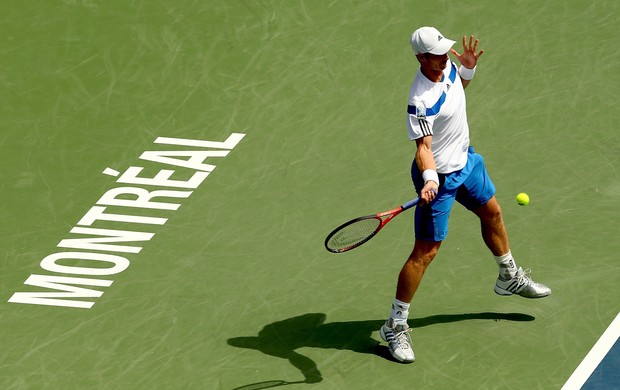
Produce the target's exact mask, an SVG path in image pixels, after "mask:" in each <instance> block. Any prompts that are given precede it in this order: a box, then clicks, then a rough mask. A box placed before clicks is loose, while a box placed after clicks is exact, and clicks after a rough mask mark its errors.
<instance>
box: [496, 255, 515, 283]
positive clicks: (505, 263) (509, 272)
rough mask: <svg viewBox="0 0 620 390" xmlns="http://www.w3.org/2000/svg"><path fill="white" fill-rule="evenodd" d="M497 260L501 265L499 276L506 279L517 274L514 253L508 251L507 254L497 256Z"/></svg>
mask: <svg viewBox="0 0 620 390" xmlns="http://www.w3.org/2000/svg"><path fill="white" fill-rule="evenodd" d="M495 261H497V265H498V266H499V276H500V277H501V278H503V279H504V280H508V279H512V278H514V277H515V275H516V274H517V263H516V262H515V259H514V257H512V253H511V252H510V251H508V253H506V254H505V255H502V256H495Z"/></svg>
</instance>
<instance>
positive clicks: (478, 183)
mask: <svg viewBox="0 0 620 390" xmlns="http://www.w3.org/2000/svg"><path fill="white" fill-rule="evenodd" d="M470 163H471V164H472V166H471V173H470V174H469V175H468V177H467V179H466V180H465V181H464V183H463V185H462V186H461V188H460V189H459V190H458V192H457V196H456V199H457V201H458V202H459V203H461V204H463V205H464V206H465V207H467V208H468V209H469V210H471V211H473V212H474V213H475V214H476V215H477V216H478V218H480V227H481V233H482V238H483V240H484V242H485V244H486V245H487V247H488V248H489V249H490V251H491V253H493V255H494V256H495V260H496V262H497V265H498V267H499V277H498V278H497V281H496V284H495V292H496V293H497V294H500V295H512V294H518V295H521V296H523V297H526V298H541V297H545V296H547V295H549V294H550V293H551V289H549V287H547V286H545V285H543V284H540V283H536V282H534V281H533V280H532V279H531V278H530V276H529V272H526V271H523V269H522V268H520V267H517V264H516V262H515V260H514V258H513V256H512V252H511V251H510V243H509V240H508V233H507V232H506V226H505V225H504V220H503V216H502V209H501V207H500V205H499V203H498V202H497V199H496V198H495V186H494V185H493V182H492V181H491V178H490V177H489V175H488V174H487V171H486V168H485V166H484V159H483V158H482V156H480V155H479V154H476V153H474V151H473V149H470V153H469V155H468V164H470Z"/></svg>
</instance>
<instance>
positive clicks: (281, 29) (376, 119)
mask: <svg viewBox="0 0 620 390" xmlns="http://www.w3.org/2000/svg"><path fill="white" fill-rule="evenodd" d="M0 15H1V16H0V22H1V24H2V34H1V35H0V36H1V37H2V40H3V44H2V46H1V49H0V62H1V63H2V71H0V83H1V86H2V88H1V92H0V99H1V100H0V103H1V104H0V113H1V114H2V118H3V120H2V122H1V125H0V126H2V131H1V132H0V134H1V135H0V140H1V141H0V142H1V145H2V149H3V154H2V163H3V164H2V165H3V169H2V170H1V175H2V184H1V186H2V194H3V195H2V198H3V202H2V214H3V216H4V219H3V223H2V224H1V225H0V226H1V229H2V234H1V241H0V245H1V246H2V248H3V249H4V255H3V256H2V258H3V260H2V265H3V267H2V269H3V272H2V274H1V276H0V288H1V292H2V300H1V301H0V306H1V308H0V325H1V329H2V332H1V333H0V345H1V346H2V350H3V353H2V355H1V357H0V388H2V389H228V390H231V389H265V388H277V387H285V388H287V389H306V388H307V389H380V388H382V389H402V388H415V389H453V388H457V389H520V388H528V389H560V388H561V387H562V386H563V385H564V384H565V383H566V382H567V380H568V378H569V377H570V376H571V374H572V373H573V372H574V371H575V370H576V368H577V367H578V366H579V364H580V363H581V362H582V360H583V359H584V357H585V356H586V354H588V352H589V351H590V350H591V348H592V347H593V345H595V343H596V342H597V340H599V338H600V337H601V335H602V334H603V332H605V330H606V329H607V328H608V327H609V326H610V324H611V323H612V321H613V320H614V318H615V317H616V316H617V315H618V313H619V312H620V304H619V302H620V300H619V298H620V285H619V284H618V282H617V279H618V276H619V271H620V265H619V264H618V253H619V252H620V244H619V243H618V232H619V231H620V223H619V221H620V207H619V205H620V203H619V202H620V176H619V173H618V167H619V166H620V132H619V130H618V124H617V121H616V119H615V117H616V115H615V113H616V112H617V106H618V103H619V100H620V99H619V97H618V96H620V77H619V75H618V71H617V69H618V66H619V65H620V44H619V43H618V29H617V25H618V21H619V15H620V3H619V2H616V1H613V0H602V1H596V2H591V1H585V0H578V1H571V2H560V1H543V2H541V1H534V0H520V1H503V0H502V1H491V0H478V1H458V2H457V1H441V2H421V1H353V0H346V1H338V2H329V1H321V0H317V1H303V0H299V1H261V0H255V1H250V0H247V1H243V0H226V1H224V0H212V1H204V2H198V1H176V2H169V1H119V0H112V1H96V0H65V1H60V0H58V1H56V0H53V1H46V2H39V1H33V0H25V1H19V2H18V1H6V2H2V4H0ZM422 25H431V26H436V27H437V28H439V29H440V30H441V31H442V32H443V33H444V34H446V36H448V37H451V38H452V39H456V40H457V41H458V40H459V39H460V37H461V36H462V35H463V34H475V35H476V37H478V38H479V39H480V47H481V48H483V49H484V50H485V54H484V56H483V57H482V58H481V59H480V62H479V66H478V70H477V73H476V78H475V80H474V81H473V82H472V84H471V86H469V87H468V89H467V99H468V116H469V123H470V128H471V137H472V144H473V145H474V146H475V147H476V151H478V152H479V153H481V154H482V155H483V156H485V159H486V164H487V168H488V170H489V173H490V175H491V177H492V178H493V181H494V183H495V184H496V186H497V189H498V193H497V198H498V200H499V201H500V203H501V204H502V207H503V211H504V218H505V220H506V223H507V227H508V230H509V234H510V239H511V243H512V251H513V253H514V255H515V257H516V259H517V261H518V262H519V263H520V264H522V265H523V266H525V267H529V268H532V270H533V276H534V278H535V280H537V281H540V282H542V283H545V284H547V285H549V286H550V287H551V288H552V289H553V294H552V295H551V296H550V297H548V298H545V299H542V300H534V301H532V300H526V299H522V298H519V297H500V296H497V295H496V294H494V292H493V286H494V283H495V278H496V277H497V275H496V272H497V266H496V265H495V262H494V259H493V257H492V256H491V254H490V253H489V252H488V250H487V249H486V247H485V246H484V244H483V242H482V239H481V238H480V234H479V227H478V222H477V218H476V217H475V216H473V215H471V214H470V213H468V212H467V211H466V210H465V209H463V208H459V207H456V208H455V209H454V211H453V213H452V217H451V220H450V233H449V236H448V239H447V240H446V241H445V242H444V244H443V246H442V249H441V251H440V253H439V255H438V257H437V258H436V260H435V261H434V263H433V265H432V266H431V267H430V269H429V272H428V274H427V275H426V276H425V279H424V281H423V283H422V286H421V287H420V290H419V291H418V293H417V294H416V297H415V299H414V302H413V304H412V310H411V315H410V326H411V327H412V328H413V332H412V338H413V343H414V349H415V352H416V358H417V360H416V362H415V363H414V364H413V365H402V364H398V363H395V362H394V361H392V359H391V357H390V355H389V352H388V350H387V347H386V345H385V343H383V342H380V340H381V339H380V337H379V335H378V330H379V327H380V326H381V324H382V323H383V322H384V321H385V319H386V317H387V316H388V315H389V308H390V304H391V302H392V299H393V295H394V289H395V284H396V277H397V274H398V271H399V270H400V267H401V266H402V263H403V262H404V260H405V258H406V257H407V255H408V254H409V252H410V249H411V245H412V242H413V227H412V215H413V214H412V213H411V212H407V213H406V214H403V215H401V216H399V217H398V218H397V219H395V220H394V221H392V222H391V223H390V224H389V226H387V227H386V228H385V229H384V230H383V231H382V232H381V234H380V236H378V237H377V238H375V239H373V240H372V241H371V242H369V243H367V244H365V245H364V246H363V247H361V248H359V249H356V250H354V251H351V252H348V253H345V254H331V253H328V252H327V251H326V250H325V249H324V247H323V240H324V238H325V236H326V234H327V233H329V231H331V230H332V229H333V228H334V227H336V226H337V225H339V224H340V223H342V222H344V221H346V220H348V219H350V218H353V217H356V216H359V215H364V214H370V213H375V212H379V211H383V210H388V209H390V208H393V207H396V206H398V205H400V204H402V203H404V202H406V201H407V200H410V199H411V198H413V197H415V193H414V191H413V187H412V185H411V183H410V177H409V167H410V162H411V158H412V156H413V153H414V149H415V145H414V144H413V143H411V142H410V141H408V138H407V131H406V128H405V118H406V116H405V115H406V105H407V92H408V89H409V85H410V83H411V81H412V79H413V77H414V75H415V72H416V69H417V62H416V61H415V58H414V56H413V54H412V52H411V48H410V46H409V44H408V39H409V35H410V34H411V32H412V31H413V30H414V29H415V28H417V27H419V26H422ZM457 45H458V43H457ZM519 192H527V193H528V194H529V196H530V198H531V203H530V204H529V205H528V206H527V207H521V206H518V205H517V204H516V202H515V200H514V198H515V196H516V194H517V193H519ZM113 235H115V237H117V238H118V239H116V240H114V239H112V240H108V241H106V238H105V237H108V238H109V237H110V236H113ZM123 239H124V240H125V241H122V240H123ZM9 301H10V302H9ZM616 362H617V360H616ZM602 367H603V366H602ZM605 367H611V368H606V369H605V371H602V372H599V374H600V375H598V374H597V375H598V376H600V380H601V381H602V382H597V383H598V384H590V385H589V386H591V387H590V388H620V378H618V376H617V374H614V372H615V371H617V370H614V369H613V367H614V365H613V364H612V365H607V366H605ZM616 369H617V366H616ZM610 375H611V376H610ZM614 375H615V376H614ZM598 376H597V378H598ZM596 386H601V387H596Z"/></svg>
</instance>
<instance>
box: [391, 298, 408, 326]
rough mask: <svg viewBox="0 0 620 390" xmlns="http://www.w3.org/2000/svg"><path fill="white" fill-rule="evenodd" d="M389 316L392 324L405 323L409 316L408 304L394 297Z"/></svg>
mask: <svg viewBox="0 0 620 390" xmlns="http://www.w3.org/2000/svg"><path fill="white" fill-rule="evenodd" d="M390 318H391V319H392V320H393V321H394V324H406V323H407V318H409V304H408V303H406V302H402V301H399V300H398V299H394V303H392V312H391V313H390Z"/></svg>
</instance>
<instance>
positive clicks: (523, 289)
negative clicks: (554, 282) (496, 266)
mask: <svg viewBox="0 0 620 390" xmlns="http://www.w3.org/2000/svg"><path fill="white" fill-rule="evenodd" d="M530 272H531V270H529V269H527V270H525V271H524V270H523V268H521V267H519V269H518V270H517V274H516V275H515V276H514V278H512V279H509V280H502V279H501V278H497V282H495V293H496V294H499V295H506V296H507V295H512V294H517V295H520V296H522V297H525V298H543V297H546V296H547V295H549V294H551V289H550V288H549V287H547V286H545V285H544V284H541V283H536V282H535V281H533V280H532V277H531V276H530Z"/></svg>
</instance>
